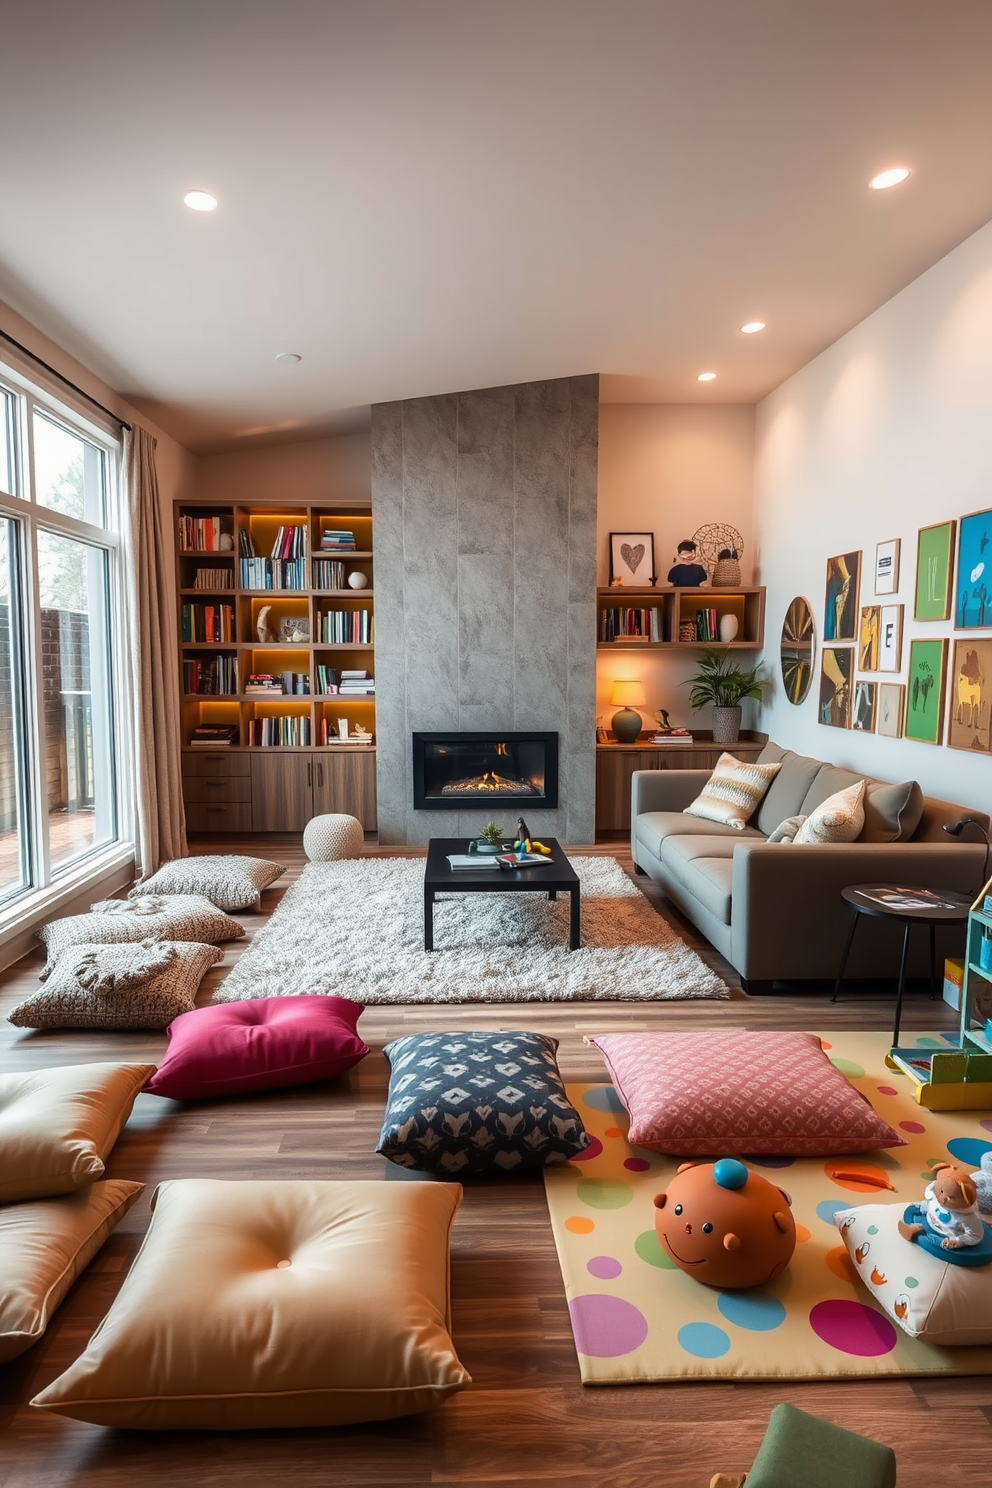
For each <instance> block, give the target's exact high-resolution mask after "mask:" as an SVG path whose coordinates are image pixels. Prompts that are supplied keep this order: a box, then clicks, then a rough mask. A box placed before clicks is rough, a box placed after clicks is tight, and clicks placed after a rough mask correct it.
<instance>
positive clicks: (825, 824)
mask: <svg viewBox="0 0 992 1488" xmlns="http://www.w3.org/2000/svg"><path fill="white" fill-rule="evenodd" d="M864 799H865V783H864V781H863V780H857V781H855V783H854V784H853V785H849V786H847V787H846V788H845V789H844V790H841V791H838V792H837V794H836V795H835V796H828V797H827V799H826V800H825V801H824V802H823V804H822V805H820V806H818V807H817V808H816V810H815V811H812V812H810V814H809V816H808V817H807V818H806V820H805V821H804V822H803V824H802V826H801V827H800V828H799V830H798V832H797V833H796V835H795V837H794V838H793V839H792V840H793V842H794V843H795V844H796V846H797V847H799V846H804V845H810V844H815V843H818V842H855V841H857V839H858V837H859V836H860V834H861V828H862V827H863V826H864V824H865V808H864Z"/></svg>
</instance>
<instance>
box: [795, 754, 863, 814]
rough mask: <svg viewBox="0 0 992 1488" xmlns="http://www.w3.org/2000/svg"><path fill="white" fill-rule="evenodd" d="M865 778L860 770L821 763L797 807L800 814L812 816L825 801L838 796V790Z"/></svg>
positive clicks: (845, 788)
mask: <svg viewBox="0 0 992 1488" xmlns="http://www.w3.org/2000/svg"><path fill="white" fill-rule="evenodd" d="M864 778H865V777H864V775H863V774H862V773H861V772H860V771H859V770H844V769H842V768H841V766H840V765H821V766H820V768H819V770H817V772H816V776H815V778H814V780H813V783H812V784H811V786H810V788H809V790H808V791H807V792H806V794H805V796H804V797H803V799H802V802H801V803H800V805H799V807H798V808H797V810H798V812H799V814H800V816H812V814H813V812H814V811H815V810H816V808H817V807H818V806H822V805H823V803H824V801H827V800H829V799H830V797H831V796H836V794H837V792H838V791H842V790H847V788H848V786H850V785H857V783H858V781H859V780H864Z"/></svg>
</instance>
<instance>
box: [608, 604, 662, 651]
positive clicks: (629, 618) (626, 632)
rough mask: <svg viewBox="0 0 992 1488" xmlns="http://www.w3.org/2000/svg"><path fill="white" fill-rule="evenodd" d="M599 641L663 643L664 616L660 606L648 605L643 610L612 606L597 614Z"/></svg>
mask: <svg viewBox="0 0 992 1488" xmlns="http://www.w3.org/2000/svg"><path fill="white" fill-rule="evenodd" d="M599 639H600V640H601V641H625V642H628V641H655V642H657V641H663V640H664V639H665V622H664V615H663V613H662V609H661V606H660V605H649V606H648V607H647V608H644V609H635V608H633V607H631V606H625V607H623V608H621V607H619V606H615V605H612V606H610V607H609V608H608V609H605V610H600V612H599Z"/></svg>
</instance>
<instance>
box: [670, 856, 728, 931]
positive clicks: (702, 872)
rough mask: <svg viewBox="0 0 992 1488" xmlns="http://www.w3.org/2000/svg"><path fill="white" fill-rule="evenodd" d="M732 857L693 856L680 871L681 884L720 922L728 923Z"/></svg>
mask: <svg viewBox="0 0 992 1488" xmlns="http://www.w3.org/2000/svg"><path fill="white" fill-rule="evenodd" d="M733 879H734V860H733V857H723V858H693V860H692V861H691V862H688V863H686V865H685V867H684V869H683V871H682V886H683V888H684V889H685V890H686V891H687V892H688V893H690V894H691V895H692V896H693V898H694V899H698V900H699V902H700V904H701V905H702V906H703V908H704V909H708V910H709V912H710V914H711V915H713V916H714V917H715V918H716V919H718V920H719V921H720V922H721V924H724V925H729V924H730V895H731V888H732V885H733Z"/></svg>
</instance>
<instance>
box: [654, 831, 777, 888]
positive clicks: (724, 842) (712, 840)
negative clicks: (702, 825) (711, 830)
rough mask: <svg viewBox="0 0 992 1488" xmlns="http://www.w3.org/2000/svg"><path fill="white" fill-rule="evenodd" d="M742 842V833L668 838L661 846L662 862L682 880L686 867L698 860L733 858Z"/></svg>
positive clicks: (752, 839)
mask: <svg viewBox="0 0 992 1488" xmlns="http://www.w3.org/2000/svg"><path fill="white" fill-rule="evenodd" d="M740 840H741V834H740V832H732V833H730V834H729V835H728V836H726V837H707V836H699V837H666V838H665V840H664V842H663V843H662V844H661V861H662V862H663V863H664V865H665V867H666V868H669V869H671V871H672V872H673V873H674V874H675V875H676V877H678V878H681V877H682V873H683V870H684V869H685V867H686V865H687V864H688V863H694V862H695V861H696V859H697V858H733V856H734V849H735V848H736V847H737V845H738V843H739V842H740ZM751 841H754V838H751Z"/></svg>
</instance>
